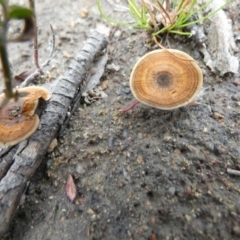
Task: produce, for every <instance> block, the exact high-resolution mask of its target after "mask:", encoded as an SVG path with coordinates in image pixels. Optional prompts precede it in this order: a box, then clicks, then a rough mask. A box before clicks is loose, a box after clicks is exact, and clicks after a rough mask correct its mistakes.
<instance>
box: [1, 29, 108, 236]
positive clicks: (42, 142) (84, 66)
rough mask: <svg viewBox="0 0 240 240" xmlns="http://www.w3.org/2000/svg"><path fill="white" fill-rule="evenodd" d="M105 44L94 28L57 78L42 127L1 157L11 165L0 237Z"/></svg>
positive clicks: (5, 179)
mask: <svg viewBox="0 0 240 240" xmlns="http://www.w3.org/2000/svg"><path fill="white" fill-rule="evenodd" d="M106 46H107V40H106V38H105V37H104V36H102V35H101V34H99V33H96V32H95V33H93V34H92V35H91V36H90V37H89V39H88V40H87V43H86V44H85V45H84V47H83V49H82V50H81V51H80V52H79V53H78V54H77V55H76V57H75V58H74V59H73V60H72V61H71V62H70V64H69V67H68V68H67V70H66V72H65V74H64V76H63V77H60V78H59V79H58V81H57V84H56V86H55V88H54V90H53V93H52V97H51V99H50V101H49V102H48V104H46V107H45V110H44V111H43V113H42V115H41V117H40V119H41V126H40V129H38V130H37V131H36V132H35V133H34V134H33V135H32V136H31V138H30V139H29V140H28V142H27V143H26V145H25V146H24V145H23V144H19V147H20V146H21V147H20V148H18V149H17V150H16V147H13V148H12V149H11V150H10V151H9V152H8V153H7V154H6V155H5V156H4V157H2V158H0V168H2V167H1V164H2V163H4V164H5V165H8V168H9V169H8V170H7V171H3V173H2V178H1V180H0V238H1V237H2V236H3V234H4V233H5V232H6V231H7V230H8V227H9V224H10V222H11V220H12V218H13V216H14V213H15V212H16V209H17V207H18V205H19V201H20V198H21V195H22V193H23V192H24V190H25V188H26V184H27V181H29V179H30V177H31V176H32V175H33V174H34V173H35V171H36V169H37V167H38V166H39V164H40V162H41V160H42V158H43V156H44V154H45V153H46V152H47V150H48V147H49V145H50V143H51V142H52V140H53V138H54V137H55V136H56V134H57V132H58V130H59V128H60V127H61V125H62V124H63V122H64V120H65V117H66V115H67V110H68V107H69V106H70V105H71V103H72V101H73V99H74V96H75V93H76V91H77V89H78V87H79V85H80V84H81V82H82V81H83V80H84V78H85V76H86V73H87V71H88V68H89V66H90V64H91V63H92V62H93V60H94V58H95V57H96V56H97V55H98V54H99V53H100V52H101V51H102V50H104V49H105V48H106ZM5 167H6V166H5ZM5 170H6V169H5Z"/></svg>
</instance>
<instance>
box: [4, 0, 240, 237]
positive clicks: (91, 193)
mask: <svg viewBox="0 0 240 240" xmlns="http://www.w3.org/2000/svg"><path fill="white" fill-rule="evenodd" d="M119 2H121V1H119ZM233 2H235V4H236V2H237V1H234V0H233ZM22 3H26V1H22ZM36 7H37V10H36V11H37V17H38V24H39V42H40V44H39V54H40V62H43V61H44V60H45V59H46V58H47V56H48V54H49V45H48V43H49V40H50V39H51V32H50V28H49V26H48V25H49V24H52V26H53V28H54V31H55V34H56V45H57V48H58V50H59V51H58V54H57V55H56V57H55V58H54V59H53V61H52V62H51V64H50V66H49V67H48V68H46V69H45V75H44V76H43V78H42V81H43V82H48V81H52V80H53V79H55V78H57V77H58V76H59V75H60V74H62V73H63V72H64V70H65V68H66V66H67V64H68V62H69V59H70V58H71V57H74V55H76V53H77V52H78V51H79V50H80V49H81V47H82V46H83V44H84V42H85V41H86V39H87V37H88V36H89V34H90V32H91V31H94V30H96V29H98V30H99V31H102V32H105V33H107V34H109V48H108V51H109V59H108V63H107V66H106V71H105V73H104V76H103V77H102V82H104V85H105V86H107V88H106V90H105V92H106V94H107V95H108V97H107V98H104V99H99V100H97V101H95V102H93V103H92V104H90V105H87V104H84V103H83V104H82V105H81V106H80V108H79V109H78V110H77V111H76V112H75V114H74V115H73V116H72V119H71V121H70V123H69V125H68V127H67V129H66V131H65V133H64V136H63V137H61V138H58V144H57V147H56V148H55V150H54V151H53V152H51V153H49V154H47V155H46V156H45V158H44V159H43V161H42V163H41V165H40V166H39V168H38V170H37V172H36V173H35V175H34V176H33V177H32V180H31V182H30V183H29V186H28V188H27V189H26V193H25V196H24V197H23V201H22V205H21V206H20V207H19V209H18V211H17V212H16V215H15V218H14V219H13V222H12V224H11V227H10V231H9V236H8V239H13V240H33V239H36V240H55V239H57V240H60V239H61V240H67V239H68V240H72V239H81V240H85V239H86V240H87V239H92V240H99V239H108V240H114V239H136V240H156V239H160V240H161V239H166V240H182V239H189V240H190V239H191V240H193V239H211V240H218V239H226V240H227V239H240V201H239V197H240V181H239V176H234V175H230V174H229V173H227V168H231V169H235V170H240V75H239V74H228V75H225V76H224V77H220V76H218V75H214V74H213V73H211V72H210V71H209V69H208V68H207V67H206V66H205V65H204V63H202V55H201V54H200V53H199V52H198V49H197V48H196V47H195V48H194V47H193V46H194V43H193V42H191V41H184V40H183V39H182V40H174V39H173V38H172V37H171V36H169V41H170V44H171V47H172V48H177V49H180V50H183V51H186V52H187V53H189V54H190V55H191V56H192V57H193V58H195V59H196V60H197V61H198V62H199V65H200V67H201V68H202V70H203V73H204V89H205V91H204V95H203V96H202V97H201V98H199V99H198V101H199V102H200V103H201V104H200V105H197V106H191V107H183V108H180V109H177V110H174V111H161V110H157V109H154V108H151V107H148V106H144V105H142V104H139V105H138V106H137V107H136V108H135V109H134V110H131V111H130V112H128V113H126V114H124V115H122V114H119V111H120V110H121V109H122V108H124V107H127V106H129V105H130V104H131V103H132V102H133V101H134V98H133V96H132V94H131V91H130V88H129V83H128V82H129V75H130V72H131V69H132V68H133V66H134V64H135V62H136V61H137V60H138V59H139V57H141V56H143V55H144V54H145V53H147V52H149V51H150V50H151V49H154V48H156V47H152V46H151V44H150V43H149V38H148V36H147V34H146V33H144V32H143V31H141V30H132V29H129V28H126V27H116V26H112V25H109V24H107V23H106V22H105V21H104V20H103V19H101V17H100V16H99V13H98V10H97V6H96V3H95V1H94V0H88V1H83V0H78V1H77V0H71V1H67V2H66V1H63V0H59V1H50V0H43V1H38V2H36ZM239 9H240V1H239V0H238V3H237V7H236V5H231V6H230V7H228V11H227V13H228V15H229V16H230V17H231V18H232V21H233V29H234V34H235V36H236V37H237V36H238V37H239V33H240V28H239V26H240V17H239V16H240V15H239ZM108 13H109V14H110V15H112V16H114V15H115V14H116V15H117V14H118V15H119V14H120V15H121V14H124V13H119V12H114V10H113V7H112V6H111V5H109V7H108ZM238 39H239V38H238ZM236 43H237V45H238V47H239V49H240V42H239V41H238V42H237V41H236ZM31 47H32V45H31V44H29V43H24V44H15V45H13V44H12V45H10V46H9V49H10V57H11V61H12V64H13V68H14V71H16V72H21V71H22V70H26V69H31V68H32V67H33V64H32V50H31ZM236 56H238V57H239V56H240V54H239V52H238V53H236ZM216 113H217V114H218V115H216ZM69 174H71V175H72V176H73V177H74V181H75V183H76V186H77V199H76V200H75V201H74V202H73V203H71V202H70V201H69V199H68V198H67V196H66V192H65V186H66V181H67V179H68V176H69Z"/></svg>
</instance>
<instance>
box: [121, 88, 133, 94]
mask: <svg viewBox="0 0 240 240" xmlns="http://www.w3.org/2000/svg"><path fill="white" fill-rule="evenodd" d="M123 92H124V93H125V94H129V93H131V89H130V88H129V87H125V88H123Z"/></svg>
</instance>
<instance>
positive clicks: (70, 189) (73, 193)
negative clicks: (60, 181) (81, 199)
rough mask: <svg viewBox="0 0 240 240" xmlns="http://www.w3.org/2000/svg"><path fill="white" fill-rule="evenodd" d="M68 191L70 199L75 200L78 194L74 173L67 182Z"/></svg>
mask: <svg viewBox="0 0 240 240" xmlns="http://www.w3.org/2000/svg"><path fill="white" fill-rule="evenodd" d="M66 193H67V196H68V198H69V200H70V201H71V202H73V201H74V199H75V198H76V195H77V188H76V185H75V183H74V180H73V177H72V175H69V177H68V180H67V184H66Z"/></svg>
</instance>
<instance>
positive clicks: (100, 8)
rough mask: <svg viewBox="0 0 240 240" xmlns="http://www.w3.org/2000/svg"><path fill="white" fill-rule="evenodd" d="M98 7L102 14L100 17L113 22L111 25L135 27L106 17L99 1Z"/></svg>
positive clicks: (99, 0) (98, 0)
mask: <svg viewBox="0 0 240 240" xmlns="http://www.w3.org/2000/svg"><path fill="white" fill-rule="evenodd" d="M97 6H98V11H99V12H100V15H101V16H102V17H103V18H104V19H105V20H106V21H107V22H111V23H114V24H118V25H122V26H126V27H133V25H132V24H129V23H127V22H121V21H116V20H114V19H111V18H109V17H108V16H107V15H105V13H104V12H103V11H102V6H101V0H97Z"/></svg>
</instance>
